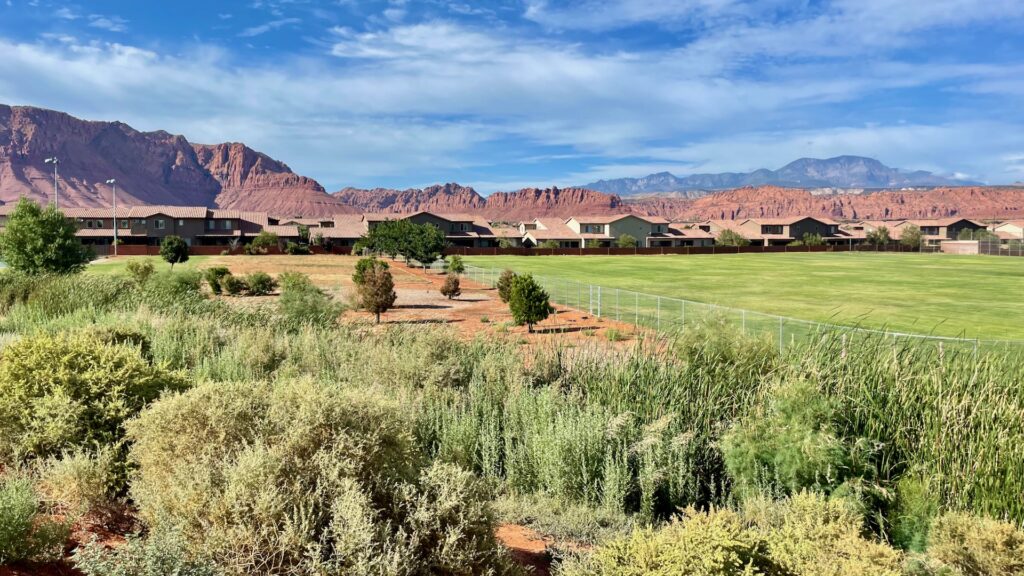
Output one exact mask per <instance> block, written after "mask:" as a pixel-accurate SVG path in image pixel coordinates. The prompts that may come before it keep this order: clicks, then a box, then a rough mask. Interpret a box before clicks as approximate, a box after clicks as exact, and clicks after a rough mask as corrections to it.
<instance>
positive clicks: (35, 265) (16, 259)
mask: <svg viewBox="0 0 1024 576" xmlns="http://www.w3.org/2000/svg"><path fill="white" fill-rule="evenodd" d="M91 256H92V254H91V251H90V250H89V249H88V248H86V247H85V246H82V243H81V242H79V241H78V238H76V237H75V225H74V224H73V223H71V221H69V220H68V219H67V218H66V217H65V216H64V214H63V213H61V212H60V211H59V210H57V209H56V208H55V207H53V206H47V207H46V208H41V207H40V206H39V205H38V204H36V203H35V202H32V201H30V200H26V199H24V198H22V199H21V200H19V201H18V204H17V206H15V207H14V211H13V212H11V215H10V216H9V217H8V218H7V227H6V228H5V229H4V231H3V233H0V258H3V261H4V262H6V263H7V265H8V266H10V267H11V269H13V270H16V271H18V272H25V273H27V274H45V273H57V274H65V273H70V272H78V271H80V270H81V269H82V268H84V267H85V265H86V264H87V263H88V262H89V259H90V257H91Z"/></svg>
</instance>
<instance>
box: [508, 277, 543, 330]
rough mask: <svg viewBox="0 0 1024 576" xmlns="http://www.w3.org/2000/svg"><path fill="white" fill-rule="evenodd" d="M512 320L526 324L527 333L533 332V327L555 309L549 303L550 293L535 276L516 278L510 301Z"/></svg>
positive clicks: (513, 282)
mask: <svg viewBox="0 0 1024 576" xmlns="http://www.w3.org/2000/svg"><path fill="white" fill-rule="evenodd" d="M508 306H509V310H510V311H511V312H512V319H513V320H514V321H515V323H516V324H518V325H520V326H522V325H523V324H526V331H527V332H533V325H534V324H536V323H537V322H540V321H542V320H544V319H545V318H547V317H548V315H549V314H551V313H552V312H554V308H552V307H551V304H550V303H549V302H548V293H547V292H545V291H544V289H543V288H541V286H540V284H537V281H536V280H534V279H533V275H531V274H526V275H524V276H516V278H515V280H513V281H512V292H511V294H510V295H509V301H508Z"/></svg>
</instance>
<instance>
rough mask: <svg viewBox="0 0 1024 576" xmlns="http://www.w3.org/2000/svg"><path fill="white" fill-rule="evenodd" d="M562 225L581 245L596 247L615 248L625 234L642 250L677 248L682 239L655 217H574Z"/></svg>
mask: <svg viewBox="0 0 1024 576" xmlns="http://www.w3.org/2000/svg"><path fill="white" fill-rule="evenodd" d="M565 224H566V226H568V227H569V229H570V230H572V231H573V232H575V233H576V235H577V236H579V238H580V239H582V241H583V243H584V246H594V247H597V248H607V247H614V246H616V243H617V242H618V239H619V238H621V237H622V236H624V235H629V236H632V237H633V238H635V239H636V241H637V246H640V247H641V248H643V247H648V246H652V245H656V246H673V245H678V244H673V242H675V241H677V240H680V239H681V237H677V236H678V235H673V233H672V232H671V231H670V230H669V221H668V220H666V219H664V218H661V217H658V216H638V215H636V214H618V215H613V216H573V217H572V218H569V219H568V220H566V221H565ZM652 242H656V244H652Z"/></svg>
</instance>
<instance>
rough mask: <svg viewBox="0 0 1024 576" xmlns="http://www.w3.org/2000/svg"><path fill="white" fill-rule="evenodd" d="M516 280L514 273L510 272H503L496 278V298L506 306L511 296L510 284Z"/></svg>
mask: <svg viewBox="0 0 1024 576" xmlns="http://www.w3.org/2000/svg"><path fill="white" fill-rule="evenodd" d="M515 279H516V273H515V272H513V271H511V270H505V271H503V272H502V273H501V276H498V282H497V284H496V285H495V286H496V287H497V289H498V298H501V301H502V302H504V303H506V304H508V299H509V298H510V297H511V296H512V282H513V281H514V280H515Z"/></svg>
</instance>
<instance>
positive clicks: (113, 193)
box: [107, 178, 117, 256]
mask: <svg viewBox="0 0 1024 576" xmlns="http://www.w3.org/2000/svg"><path fill="white" fill-rule="evenodd" d="M107 184H110V185H111V186H112V187H113V191H112V192H111V193H110V197H111V198H112V199H113V201H114V256H117V180H115V179H113V178H111V179H110V180H107Z"/></svg>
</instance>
